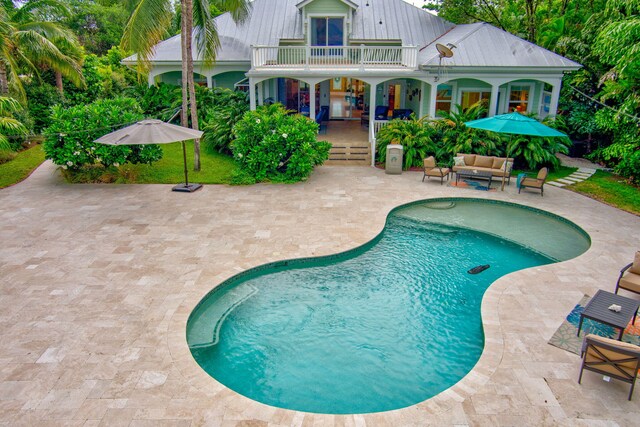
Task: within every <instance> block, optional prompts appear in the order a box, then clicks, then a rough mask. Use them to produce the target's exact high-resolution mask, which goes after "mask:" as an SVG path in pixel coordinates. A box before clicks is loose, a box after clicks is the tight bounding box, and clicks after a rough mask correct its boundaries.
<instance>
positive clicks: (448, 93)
mask: <svg viewBox="0 0 640 427" xmlns="http://www.w3.org/2000/svg"><path fill="white" fill-rule="evenodd" d="M452 100H453V86H450V85H439V86H438V92H437V93H436V115H438V111H446V112H449V111H451V101H452Z"/></svg>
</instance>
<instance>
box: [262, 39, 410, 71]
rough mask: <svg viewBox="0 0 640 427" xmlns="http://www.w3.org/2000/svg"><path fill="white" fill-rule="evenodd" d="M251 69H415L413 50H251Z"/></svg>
mask: <svg viewBox="0 0 640 427" xmlns="http://www.w3.org/2000/svg"><path fill="white" fill-rule="evenodd" d="M251 65H252V67H253V68H254V69H282V68H289V69H291V68H295V69H327V68H330V69H341V68H359V69H363V70H364V69H371V68H373V69H376V68H382V69H405V70H414V69H416V67H417V65H418V48H417V47H415V46H364V45H362V46H331V47H324V46H322V47H318V46H253V56H252V62H251Z"/></svg>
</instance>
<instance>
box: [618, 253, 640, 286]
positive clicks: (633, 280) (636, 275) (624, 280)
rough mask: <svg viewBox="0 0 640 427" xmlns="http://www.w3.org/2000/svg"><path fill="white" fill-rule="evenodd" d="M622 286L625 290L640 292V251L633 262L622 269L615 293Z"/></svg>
mask: <svg viewBox="0 0 640 427" xmlns="http://www.w3.org/2000/svg"><path fill="white" fill-rule="evenodd" d="M621 288H622V289H624V290H625V291H629V292H635V293H636V294H640V251H638V252H636V257H635V259H634V260H633V262H632V263H631V264H629V265H625V266H624V268H623V269H622V270H620V276H619V277H618V282H617V283H616V292H615V293H616V294H617V293H618V289H621Z"/></svg>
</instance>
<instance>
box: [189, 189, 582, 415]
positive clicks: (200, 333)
mask: <svg viewBox="0 0 640 427" xmlns="http://www.w3.org/2000/svg"><path fill="white" fill-rule="evenodd" d="M514 215H515V218H514ZM487 217H488V218H487ZM496 223H497V224H498V226H495V224H496ZM514 224H515V226H519V228H520V231H518V230H512V229H508V230H507V228H509V227H513V226H514ZM536 224H537V225H536ZM536 227H538V228H539V229H538V230H537V232H536V233H534V235H533V236H532V235H531V232H532V229H533V230H536ZM548 239H554V242H555V243H553V242H548V241H547V240H548ZM516 242H519V243H516ZM522 242H524V244H522ZM589 244H590V243H589V238H588V236H587V235H586V234H585V233H584V232H582V231H581V230H580V229H579V228H577V227H576V226H574V225H573V224H571V223H569V222H567V221H565V220H562V219H561V218H559V217H555V216H553V215H550V214H546V213H544V212H541V211H536V210H531V209H524V208H522V207H519V206H517V205H511V204H505V203H488V202H484V201H478V200H473V199H459V200H458V199H444V200H436V201H426V202H420V203H414V204H411V205H407V206H403V207H400V208H397V209H396V210H394V211H393V212H392V213H391V214H390V215H389V217H388V220H387V224H386V227H385V229H384V231H383V232H382V233H381V234H380V235H379V236H378V237H377V238H376V239H374V240H373V241H372V242H370V243H368V244H367V245H364V246H363V247H360V248H357V249H354V250H353V251H349V252H346V253H343V254H338V255H335V256H331V257H323V258H315V259H302V260H292V261H283V262H280V263H275V264H271V265H267V266H262V267H259V268H257V269H254V270H249V271H247V272H244V273H242V274H240V275H238V276H236V277H234V278H232V279H230V280H228V281H227V282H225V283H224V284H222V285H221V286H219V287H217V288H216V289H215V290H214V291H212V292H211V293H210V294H209V295H207V296H206V297H205V298H204V299H203V300H202V301H201V303H200V304H199V305H198V306H197V307H196V309H195V310H194V312H193V313H192V315H191V317H190V319H189V322H188V324H187V341H188V343H189V345H190V348H191V351H192V354H193V356H194V358H195V359H196V361H197V362H198V363H199V364H200V366H201V367H202V368H203V369H204V370H205V371H206V372H208V373H209V374H210V375H211V376H213V377H214V378H215V379H217V380H218V381H220V382H221V383H222V384H224V385H226V386H227V387H229V388H231V389H233V390H235V391H236V392H238V393H241V394H243V395H245V396H247V397H249V398H252V399H255V400H257V401H259V402H263V403H266V404H269V405H273V406H277V407H282V408H288V409H295V410H300V411H307V412H319V413H333V414H347V413H349V414H353V413H368V412H380V411H386V410H391V409H397V408H402V407H406V406H409V405H412V404H415V403H418V402H421V401H423V400H425V399H428V398H430V397H432V396H434V395H436V394H438V393H439V392H441V391H443V390H445V389H447V388H449V387H451V386H452V385H454V384H455V383H456V382H458V381H459V380H460V379H461V378H462V377H463V376H465V375H466V374H467V373H468V372H469V371H470V370H471V369H472V368H473V366H474V365H475V363H476V362H477V361H478V359H479V357H480V354H481V352H482V349H483V346H484V338H483V332H482V321H481V317H480V304H481V301H482V296H483V294H484V292H485V290H486V289H487V288H488V287H489V285H490V284H491V283H492V282H493V281H495V280H496V279H498V278H499V277H501V276H503V275H505V274H508V273H511V272H513V271H516V270H520V269H523V268H528V267H534V266H540V265H543V264H548V263H551V262H555V261H559V260H564V259H569V258H572V257H574V256H577V255H579V254H580V253H582V252H584V251H585V250H586V249H587V248H588V247H589ZM479 264H490V266H491V267H490V268H489V269H488V270H485V271H484V272H482V273H480V274H477V275H470V274H468V273H467V270H469V269H470V268H472V267H474V266H477V265H479Z"/></svg>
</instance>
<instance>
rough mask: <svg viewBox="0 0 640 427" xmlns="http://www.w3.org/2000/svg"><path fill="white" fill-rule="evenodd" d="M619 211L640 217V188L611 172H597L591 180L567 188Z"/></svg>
mask: <svg viewBox="0 0 640 427" xmlns="http://www.w3.org/2000/svg"><path fill="white" fill-rule="evenodd" d="M565 188H567V189H569V190H572V191H575V192H577V193H580V194H584V195H585V196H587V197H591V198H592V199H596V200H599V201H601V202H603V203H606V204H608V205H611V206H614V207H616V208H618V209H622V210H625V211H627V212H631V213H633V214H636V215H640V188H638V187H636V186H633V185H630V184H628V183H627V182H626V181H625V180H624V179H623V178H621V177H619V176H617V175H614V174H612V173H609V172H603V171H597V172H596V173H595V174H594V175H593V176H592V177H591V178H589V179H587V180H586V181H582V182H579V183H577V184H573V185H569V186H567V187H565Z"/></svg>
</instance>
